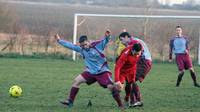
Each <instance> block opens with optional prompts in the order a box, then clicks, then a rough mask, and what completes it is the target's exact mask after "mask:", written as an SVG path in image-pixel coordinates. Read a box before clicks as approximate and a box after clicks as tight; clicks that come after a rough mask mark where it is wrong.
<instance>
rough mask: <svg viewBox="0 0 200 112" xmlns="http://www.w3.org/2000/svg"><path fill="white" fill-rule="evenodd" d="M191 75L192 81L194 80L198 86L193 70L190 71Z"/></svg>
mask: <svg viewBox="0 0 200 112" xmlns="http://www.w3.org/2000/svg"><path fill="white" fill-rule="evenodd" d="M190 75H191V77H192V80H193V82H194V84H197V79H196V75H195V73H194V72H193V71H192V70H190Z"/></svg>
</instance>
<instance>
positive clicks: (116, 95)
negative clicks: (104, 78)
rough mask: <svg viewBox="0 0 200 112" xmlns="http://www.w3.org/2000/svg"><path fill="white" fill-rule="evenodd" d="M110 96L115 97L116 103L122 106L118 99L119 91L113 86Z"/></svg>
mask: <svg viewBox="0 0 200 112" xmlns="http://www.w3.org/2000/svg"><path fill="white" fill-rule="evenodd" d="M112 96H113V98H114V99H115V101H116V102H117V104H118V106H119V107H121V106H123V105H122V101H121V99H120V94H119V91H118V90H117V88H115V87H113V89H112Z"/></svg>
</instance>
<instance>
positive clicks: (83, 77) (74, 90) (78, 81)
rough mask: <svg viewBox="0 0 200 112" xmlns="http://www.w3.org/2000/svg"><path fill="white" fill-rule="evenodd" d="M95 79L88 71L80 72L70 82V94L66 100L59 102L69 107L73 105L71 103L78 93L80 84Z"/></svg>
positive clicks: (91, 81)
mask: <svg viewBox="0 0 200 112" xmlns="http://www.w3.org/2000/svg"><path fill="white" fill-rule="evenodd" d="M95 81H96V80H95V79H93V78H92V77H90V74H89V72H83V73H82V74H80V75H78V76H77V77H76V78H75V79H74V81H73V83H72V87H71V90H70V94H69V96H68V98H67V100H65V101H62V102H61V103H62V104H64V105H67V106H69V107H71V106H73V103H74V100H75V97H76V95H77V94H78V91H79V88H80V85H81V84H82V83H87V84H92V83H93V82H95Z"/></svg>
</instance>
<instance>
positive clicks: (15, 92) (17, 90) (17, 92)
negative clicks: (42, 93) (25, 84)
mask: <svg viewBox="0 0 200 112" xmlns="http://www.w3.org/2000/svg"><path fill="white" fill-rule="evenodd" d="M9 94H10V96H12V97H19V96H21V95H22V89H21V87H19V86H17V85H14V86H12V87H10V89H9Z"/></svg>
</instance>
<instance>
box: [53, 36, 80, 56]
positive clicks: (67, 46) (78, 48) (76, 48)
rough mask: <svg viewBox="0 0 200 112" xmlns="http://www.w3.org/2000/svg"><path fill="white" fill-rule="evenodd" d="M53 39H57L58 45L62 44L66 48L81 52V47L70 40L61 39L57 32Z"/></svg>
mask: <svg viewBox="0 0 200 112" xmlns="http://www.w3.org/2000/svg"><path fill="white" fill-rule="evenodd" d="M55 39H56V40H57V42H58V43H59V44H60V45H62V46H64V47H66V48H68V49H71V50H74V51H76V52H81V47H80V46H78V45H74V44H73V43H72V42H69V41H65V40H62V39H61V37H60V36H59V34H56V35H55Z"/></svg>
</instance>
